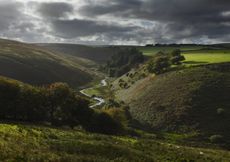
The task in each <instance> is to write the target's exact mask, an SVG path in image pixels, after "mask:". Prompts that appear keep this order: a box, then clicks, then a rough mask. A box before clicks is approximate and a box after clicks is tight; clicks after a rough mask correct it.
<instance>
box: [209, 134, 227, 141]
mask: <svg viewBox="0 0 230 162" xmlns="http://www.w3.org/2000/svg"><path fill="white" fill-rule="evenodd" d="M209 140H210V142H212V143H222V142H224V138H223V136H221V135H212V136H211V137H210V138H209Z"/></svg>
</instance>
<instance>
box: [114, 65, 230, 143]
mask: <svg viewBox="0 0 230 162" xmlns="http://www.w3.org/2000/svg"><path fill="white" fill-rule="evenodd" d="M229 65H230V64H229V63H225V64H224V63H223V64H211V65H207V66H203V67H190V68H185V69H182V70H177V71H172V72H168V73H165V74H162V75H157V76H148V77H146V78H144V79H142V80H139V81H137V82H135V83H134V84H133V85H131V87H130V88H128V89H118V90H117V91H116V97H117V99H118V100H120V101H124V102H125V103H127V104H129V106H130V113H131V115H132V117H133V118H134V119H136V120H138V121H139V122H140V123H141V124H143V125H144V126H146V128H147V129H151V130H158V131H160V130H166V131H169V132H170V131H172V132H183V133H184V132H201V133H202V136H204V137H205V138H206V139H208V138H209V137H210V136H211V135H216V134H220V135H223V136H225V138H226V141H229V140H230V137H229V133H227V132H229V131H230V129H229V127H228V125H229V124H228V123H229V122H230V121H229V119H228V118H227V116H228V113H229V112H230V111H229V99H228V98H227V96H228V93H229V79H230V76H229V71H227V69H229ZM139 71H140V70H139ZM123 80H125V79H123ZM114 84H115V86H116V85H117V81H116V82H115V83H114ZM218 108H223V109H225V111H224V115H223V116H220V115H218V113H217V109H218ZM143 125H142V126H141V127H142V128H144V126H143Z"/></svg>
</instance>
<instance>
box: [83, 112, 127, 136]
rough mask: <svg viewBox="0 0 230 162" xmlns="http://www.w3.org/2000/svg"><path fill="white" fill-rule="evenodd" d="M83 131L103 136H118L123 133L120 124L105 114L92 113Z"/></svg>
mask: <svg viewBox="0 0 230 162" xmlns="http://www.w3.org/2000/svg"><path fill="white" fill-rule="evenodd" d="M85 129H86V130H87V131H91V132H96V133H103V134H120V133H121V132H122V131H123V128H122V126H121V124H120V122H117V121H115V120H114V119H112V118H111V117H110V116H109V115H108V114H107V113H105V112H96V113H94V114H93V116H92V118H91V120H90V123H88V125H86V126H85Z"/></svg>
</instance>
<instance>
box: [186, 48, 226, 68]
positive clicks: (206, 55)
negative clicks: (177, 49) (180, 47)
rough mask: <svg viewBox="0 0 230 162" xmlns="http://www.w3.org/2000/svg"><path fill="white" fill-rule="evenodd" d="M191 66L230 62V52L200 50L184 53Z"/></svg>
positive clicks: (187, 62)
mask: <svg viewBox="0 0 230 162" xmlns="http://www.w3.org/2000/svg"><path fill="white" fill-rule="evenodd" d="M183 55H184V56H185V58H186V61H185V63H186V64H189V65H197V64H208V63H221V62H230V50H204V51H202V50H198V51H190V52H183Z"/></svg>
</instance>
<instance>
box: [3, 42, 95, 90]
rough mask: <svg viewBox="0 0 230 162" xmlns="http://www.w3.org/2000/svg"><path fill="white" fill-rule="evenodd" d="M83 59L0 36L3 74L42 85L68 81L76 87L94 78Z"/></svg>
mask: <svg viewBox="0 0 230 162" xmlns="http://www.w3.org/2000/svg"><path fill="white" fill-rule="evenodd" d="M83 62H84V60H80V59H77V58H75V59H72V58H70V57H65V56H64V55H61V54H58V53H54V52H50V51H48V50H46V49H43V48H42V47H38V46H36V45H31V44H26V43H21V42H16V41H10V40H4V39H0V75H3V76H6V77H10V78H14V79H17V80H20V81H23V82H26V83H30V84H35V85H40V84H49V83H52V82H67V83H69V84H70V85H71V86H74V87H77V86H80V85H83V84H86V83H87V82H90V81H91V80H92V74H91V73H90V71H89V70H87V69H86V68H85V67H84V66H82V64H83Z"/></svg>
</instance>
